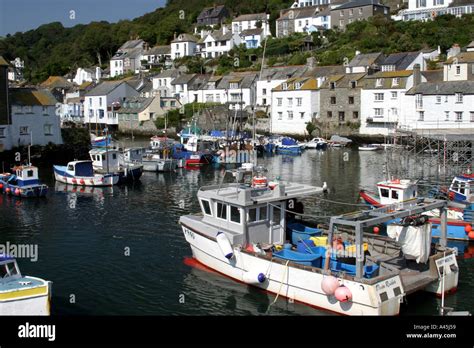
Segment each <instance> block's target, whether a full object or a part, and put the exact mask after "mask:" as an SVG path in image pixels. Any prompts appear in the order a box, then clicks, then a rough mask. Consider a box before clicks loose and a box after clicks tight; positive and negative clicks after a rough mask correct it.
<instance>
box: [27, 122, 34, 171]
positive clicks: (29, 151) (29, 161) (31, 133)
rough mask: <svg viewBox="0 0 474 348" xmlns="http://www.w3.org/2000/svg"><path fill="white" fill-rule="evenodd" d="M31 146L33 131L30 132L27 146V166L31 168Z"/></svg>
mask: <svg viewBox="0 0 474 348" xmlns="http://www.w3.org/2000/svg"><path fill="white" fill-rule="evenodd" d="M32 145H33V131H30V145H28V165H30V166H31V146H32Z"/></svg>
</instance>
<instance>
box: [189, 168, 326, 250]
mask: <svg viewBox="0 0 474 348" xmlns="http://www.w3.org/2000/svg"><path fill="white" fill-rule="evenodd" d="M248 173H249V172H245V170H238V171H233V172H232V174H233V176H234V177H235V178H237V183H229V184H225V183H223V184H221V185H214V186H206V187H202V188H201V189H200V190H199V192H198V199H199V204H200V206H201V211H202V215H203V217H202V220H201V221H200V223H203V224H205V225H206V226H213V227H214V228H215V231H209V232H210V233H211V235H214V236H215V235H216V233H217V232H218V231H222V232H225V233H226V234H227V236H228V238H229V240H230V241H231V243H232V244H233V245H236V244H241V245H244V244H245V243H263V244H283V243H284V242H285V237H286V223H287V221H286V214H285V211H286V209H287V204H288V202H289V200H291V199H296V198H297V197H301V196H305V195H311V194H315V193H318V192H322V189H321V188H317V187H313V186H309V185H302V184H294V183H284V182H273V183H268V181H267V179H266V177H264V176H263V175H261V174H257V175H255V173H254V174H251V176H250V178H251V182H250V181H249V180H248V177H249V176H248V175H247V174H248ZM250 173H252V172H250ZM203 230H205V229H203Z"/></svg>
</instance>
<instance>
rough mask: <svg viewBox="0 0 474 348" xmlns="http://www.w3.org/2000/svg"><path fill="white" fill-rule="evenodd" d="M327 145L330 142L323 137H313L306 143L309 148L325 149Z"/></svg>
mask: <svg viewBox="0 0 474 348" xmlns="http://www.w3.org/2000/svg"><path fill="white" fill-rule="evenodd" d="M327 146H328V142H327V141H326V140H325V139H323V138H313V139H311V140H310V141H308V142H307V143H306V148H307V149H316V150H324V149H326V148H327Z"/></svg>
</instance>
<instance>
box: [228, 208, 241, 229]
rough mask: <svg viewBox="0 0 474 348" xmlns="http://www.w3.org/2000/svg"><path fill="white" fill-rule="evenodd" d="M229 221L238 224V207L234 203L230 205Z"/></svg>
mask: <svg viewBox="0 0 474 348" xmlns="http://www.w3.org/2000/svg"><path fill="white" fill-rule="evenodd" d="M230 221H232V222H235V223H237V224H240V209H239V208H238V207H236V206H234V205H231V206H230Z"/></svg>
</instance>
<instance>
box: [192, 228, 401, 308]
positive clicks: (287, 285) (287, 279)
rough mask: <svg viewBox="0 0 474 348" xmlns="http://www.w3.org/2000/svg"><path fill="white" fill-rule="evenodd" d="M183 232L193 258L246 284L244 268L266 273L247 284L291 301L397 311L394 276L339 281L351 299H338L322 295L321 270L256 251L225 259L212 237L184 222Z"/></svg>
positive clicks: (237, 252)
mask: <svg viewBox="0 0 474 348" xmlns="http://www.w3.org/2000/svg"><path fill="white" fill-rule="evenodd" d="M183 233H184V235H185V238H186V241H187V242H188V243H189V244H190V246H191V250H192V252H193V257H194V258H195V259H196V260H197V261H199V262H200V263H202V264H204V265H205V266H207V267H209V268H211V269H213V270H215V271H217V272H219V273H222V274H224V275H226V276H228V277H231V278H233V279H235V280H237V281H239V282H243V283H246V281H245V277H244V274H245V273H246V272H248V271H256V272H262V273H264V274H266V280H265V282H263V283H261V284H255V283H252V284H249V285H253V286H256V287H258V288H261V289H264V290H266V291H268V292H271V293H274V294H279V296H282V297H286V298H288V299H290V300H291V301H298V302H302V303H305V304H308V305H310V306H313V307H317V308H321V309H325V310H328V311H331V312H335V313H338V314H344V315H397V314H399V311H400V303H401V295H395V291H394V290H393V289H395V288H397V287H398V288H399V289H398V290H400V291H401V293H402V294H403V290H402V289H403V286H402V284H401V279H400V277H399V276H398V275H395V276H393V277H390V278H389V279H384V280H383V281H380V283H375V284H373V285H368V284H363V286H361V285H362V283H359V282H355V281H352V280H344V281H343V284H344V286H346V287H348V288H349V289H350V291H351V292H352V294H353V300H352V301H350V302H339V301H338V300H336V299H335V298H334V296H329V295H326V294H325V293H324V292H323V290H322V289H321V283H322V280H323V278H324V277H325V276H324V275H323V274H322V273H317V272H314V271H312V270H311V269H302V268H301V267H299V268H298V267H294V266H293V265H287V264H285V263H284V262H283V263H280V262H276V261H275V260H272V259H265V258H262V257H258V256H257V255H256V254H253V253H249V252H245V251H241V250H239V249H234V254H235V256H234V257H233V258H232V259H230V260H228V259H227V258H225V257H224V255H223V254H222V253H221V251H220V249H219V246H218V244H217V241H216V240H213V239H211V238H209V237H207V236H204V235H201V234H200V233H198V232H197V231H195V230H193V229H191V228H189V227H187V226H185V225H184V224H183ZM340 282H342V280H340ZM382 284H383V290H384V291H385V292H386V293H387V295H388V299H387V300H385V301H383V302H381V301H380V297H379V292H380V290H379V289H381V288H382V287H381V285H382ZM386 284H390V285H388V286H387V285H386Z"/></svg>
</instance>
